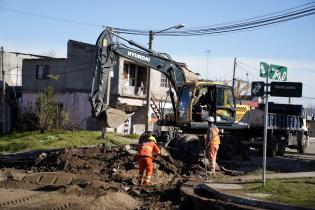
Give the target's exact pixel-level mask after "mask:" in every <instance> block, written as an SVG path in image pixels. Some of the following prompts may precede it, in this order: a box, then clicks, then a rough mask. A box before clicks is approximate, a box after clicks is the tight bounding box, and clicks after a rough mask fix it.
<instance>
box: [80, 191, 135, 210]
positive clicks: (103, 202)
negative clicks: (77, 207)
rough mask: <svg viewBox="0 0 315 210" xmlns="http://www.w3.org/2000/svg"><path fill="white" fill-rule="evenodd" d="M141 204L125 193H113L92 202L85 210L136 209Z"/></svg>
mask: <svg viewBox="0 0 315 210" xmlns="http://www.w3.org/2000/svg"><path fill="white" fill-rule="evenodd" d="M140 204H141V203H140V202H139V201H137V200H136V199H134V198H133V197H131V196H130V195H128V194H127V193H124V192H111V193H108V194H107V195H105V196H101V197H98V198H97V199H96V200H94V201H93V202H90V203H89V205H88V206H86V208H85V209H87V210H89V209H90V210H98V209H100V210H103V209H104V210H120V209H126V210H129V209H136V208H137V207H138V206H140Z"/></svg>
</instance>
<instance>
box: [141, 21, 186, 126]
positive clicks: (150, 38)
mask: <svg viewBox="0 0 315 210" xmlns="http://www.w3.org/2000/svg"><path fill="white" fill-rule="evenodd" d="M184 26H185V25H184V24H178V25H176V26H172V27H169V28H166V29H163V30H160V31H156V32H153V31H150V32H149V49H150V50H152V44H153V39H154V35H155V34H158V33H161V32H164V31H167V30H170V29H180V28H183V27H184ZM150 81H151V69H150V68H149V69H148V74H147V117H146V124H145V131H148V130H149V119H150V99H151V82H150Z"/></svg>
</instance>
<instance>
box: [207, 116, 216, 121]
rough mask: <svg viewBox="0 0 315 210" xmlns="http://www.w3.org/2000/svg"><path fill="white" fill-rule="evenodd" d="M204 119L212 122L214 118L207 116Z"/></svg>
mask: <svg viewBox="0 0 315 210" xmlns="http://www.w3.org/2000/svg"><path fill="white" fill-rule="evenodd" d="M206 121H208V122H214V118H213V117H211V116H210V117H208V118H207V119H206Z"/></svg>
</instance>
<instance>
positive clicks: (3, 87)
mask: <svg viewBox="0 0 315 210" xmlns="http://www.w3.org/2000/svg"><path fill="white" fill-rule="evenodd" d="M3 59H4V50H3V47H2V46H1V75H2V99H1V103H2V133H3V134H4V133H6V118H5V115H6V114H5V103H6V101H5V75H4V68H3Z"/></svg>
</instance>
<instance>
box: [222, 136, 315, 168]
mask: <svg viewBox="0 0 315 210" xmlns="http://www.w3.org/2000/svg"><path fill="white" fill-rule="evenodd" d="M249 158H250V160H247V161H242V160H241V158H240V157H239V158H235V159H233V160H229V161H224V160H220V162H221V163H223V164H224V166H226V168H228V169H234V170H239V171H244V172H246V173H254V174H255V173H261V170H262V162H263V158H262V156H261V155H260V154H259V153H258V151H257V150H251V152H250V156H249ZM267 171H268V172H269V173H293V172H310V171H315V138H312V139H310V143H309V145H308V147H307V150H306V153H304V154H299V153H298V151H297V149H289V148H286V152H285V154H284V156H282V157H280V156H277V157H274V158H271V157H267Z"/></svg>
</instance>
